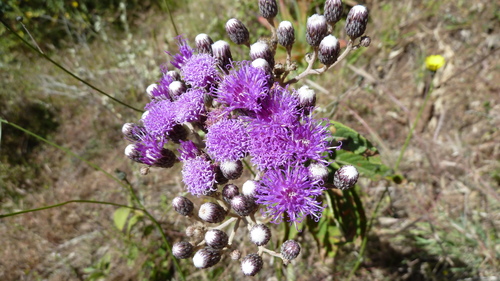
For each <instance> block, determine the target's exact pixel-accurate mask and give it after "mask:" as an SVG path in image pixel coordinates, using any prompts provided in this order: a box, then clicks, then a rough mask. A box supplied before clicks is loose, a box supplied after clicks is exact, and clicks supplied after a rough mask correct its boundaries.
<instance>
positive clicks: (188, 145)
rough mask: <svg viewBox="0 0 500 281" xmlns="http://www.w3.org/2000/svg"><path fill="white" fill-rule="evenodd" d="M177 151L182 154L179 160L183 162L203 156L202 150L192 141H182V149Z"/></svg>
mask: <svg viewBox="0 0 500 281" xmlns="http://www.w3.org/2000/svg"><path fill="white" fill-rule="evenodd" d="M177 151H179V154H180V155H179V160H181V161H183V162H184V161H187V160H189V159H193V158H195V157H196V156H199V155H201V154H202V152H201V150H200V149H199V148H198V147H197V146H196V145H195V144H194V142H192V141H190V140H187V141H183V140H180V147H179V148H178V149H177Z"/></svg>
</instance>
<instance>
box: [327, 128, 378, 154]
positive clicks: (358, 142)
mask: <svg viewBox="0 0 500 281" xmlns="http://www.w3.org/2000/svg"><path fill="white" fill-rule="evenodd" d="M330 131H331V132H332V134H333V136H334V138H335V139H336V140H338V141H341V142H342V150H347V151H351V152H353V153H355V154H366V155H367V156H371V155H375V154H378V150H377V149H376V148H375V147H374V146H373V145H372V143H371V142H370V141H368V140H367V139H366V138H364V137H363V136H361V135H360V134H359V133H358V132H356V131H355V130H353V129H351V128H349V127H347V126H346V125H344V124H342V123H340V122H337V121H330Z"/></svg>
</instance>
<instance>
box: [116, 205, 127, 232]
mask: <svg viewBox="0 0 500 281" xmlns="http://www.w3.org/2000/svg"><path fill="white" fill-rule="evenodd" d="M129 214H130V208H125V207H121V208H118V209H116V211H115V213H114V214H113V221H114V222H115V226H116V228H118V229H119V230H120V231H122V230H123V228H124V227H125V223H126V222H127V218H128V215H129Z"/></svg>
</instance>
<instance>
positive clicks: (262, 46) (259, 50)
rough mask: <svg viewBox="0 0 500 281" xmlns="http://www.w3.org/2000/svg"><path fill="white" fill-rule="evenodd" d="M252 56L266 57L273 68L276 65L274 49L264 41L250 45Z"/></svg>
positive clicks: (253, 57) (256, 57) (254, 58)
mask: <svg viewBox="0 0 500 281" xmlns="http://www.w3.org/2000/svg"><path fill="white" fill-rule="evenodd" d="M250 58H252V60H256V59H258V58H262V59H265V60H266V61H267V62H268V63H269V66H270V67H271V68H272V67H274V56H273V51H272V50H271V48H270V47H269V45H268V44H267V43H266V42H264V41H257V42H255V43H254V44H252V45H251V46H250Z"/></svg>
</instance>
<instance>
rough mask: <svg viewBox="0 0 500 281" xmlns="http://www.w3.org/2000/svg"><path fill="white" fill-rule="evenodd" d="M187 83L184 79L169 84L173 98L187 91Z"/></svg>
mask: <svg viewBox="0 0 500 281" xmlns="http://www.w3.org/2000/svg"><path fill="white" fill-rule="evenodd" d="M186 89H187V88H186V85H185V84H184V83H183V82H182V81H174V82H172V83H170V85H168V92H169V94H170V97H171V98H172V99H173V100H176V99H178V98H179V96H180V95H182V94H184V93H185V92H186Z"/></svg>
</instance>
